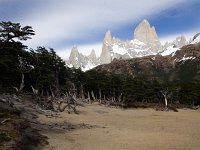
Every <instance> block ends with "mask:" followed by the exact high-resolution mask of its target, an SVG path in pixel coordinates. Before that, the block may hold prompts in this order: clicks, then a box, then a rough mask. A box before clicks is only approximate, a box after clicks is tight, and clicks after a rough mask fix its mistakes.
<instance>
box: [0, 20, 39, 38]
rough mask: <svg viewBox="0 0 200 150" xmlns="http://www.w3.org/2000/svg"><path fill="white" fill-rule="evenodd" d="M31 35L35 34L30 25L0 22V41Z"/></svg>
mask: <svg viewBox="0 0 200 150" xmlns="http://www.w3.org/2000/svg"><path fill="white" fill-rule="evenodd" d="M31 35H35V33H34V31H33V30H32V27H31V26H25V27H21V25H20V24H19V23H12V22H10V21H8V22H0V41H1V42H14V41H15V38H17V39H19V40H27V39H30V36H31Z"/></svg>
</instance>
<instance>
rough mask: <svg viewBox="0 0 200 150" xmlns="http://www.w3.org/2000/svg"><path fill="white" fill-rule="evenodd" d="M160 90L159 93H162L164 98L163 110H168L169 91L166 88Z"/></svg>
mask: <svg viewBox="0 0 200 150" xmlns="http://www.w3.org/2000/svg"><path fill="white" fill-rule="evenodd" d="M160 92H161V94H162V95H163V97H164V100H165V110H168V97H169V91H168V90H161V91H160Z"/></svg>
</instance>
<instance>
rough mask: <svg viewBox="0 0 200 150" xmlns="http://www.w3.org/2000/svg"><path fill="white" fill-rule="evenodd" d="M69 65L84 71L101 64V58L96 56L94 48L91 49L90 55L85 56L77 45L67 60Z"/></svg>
mask: <svg viewBox="0 0 200 150" xmlns="http://www.w3.org/2000/svg"><path fill="white" fill-rule="evenodd" d="M66 64H67V65H68V67H70V68H71V67H74V68H76V69H78V68H81V69H82V71H87V70H90V69H92V68H94V67H96V66H98V65H99V64H100V62H99V59H98V58H97V57H96V53H95V51H94V50H92V51H91V53H90V55H89V56H84V55H83V54H81V53H79V52H78V49H77V47H75V46H74V47H73V48H72V50H71V53H70V56H69V59H68V60H67V62H66Z"/></svg>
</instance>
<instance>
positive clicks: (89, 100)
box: [88, 92, 92, 104]
mask: <svg viewBox="0 0 200 150" xmlns="http://www.w3.org/2000/svg"><path fill="white" fill-rule="evenodd" d="M88 102H89V103H90V104H92V102H91V99H90V92H88Z"/></svg>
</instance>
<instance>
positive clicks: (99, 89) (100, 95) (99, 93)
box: [99, 88, 102, 104]
mask: <svg viewBox="0 0 200 150" xmlns="http://www.w3.org/2000/svg"><path fill="white" fill-rule="evenodd" d="M101 99H102V98H101V89H100V88H99V103H100V104H101Z"/></svg>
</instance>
